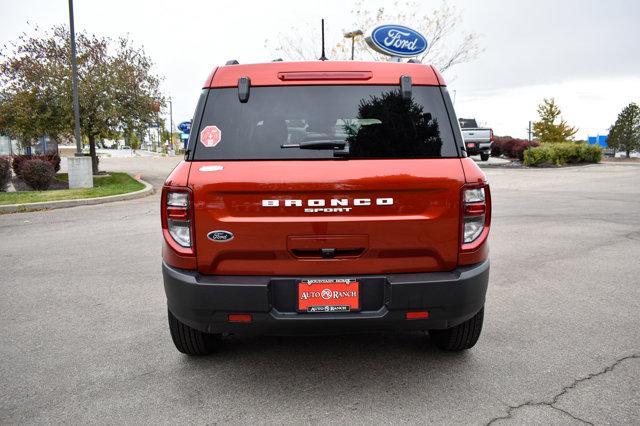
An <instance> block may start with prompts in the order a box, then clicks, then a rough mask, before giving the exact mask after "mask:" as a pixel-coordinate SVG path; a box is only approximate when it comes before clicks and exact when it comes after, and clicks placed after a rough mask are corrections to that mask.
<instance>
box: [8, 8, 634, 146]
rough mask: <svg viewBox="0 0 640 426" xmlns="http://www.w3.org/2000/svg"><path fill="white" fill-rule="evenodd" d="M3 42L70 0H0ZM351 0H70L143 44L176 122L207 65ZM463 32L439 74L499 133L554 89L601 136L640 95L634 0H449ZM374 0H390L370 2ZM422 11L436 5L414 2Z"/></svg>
mask: <svg viewBox="0 0 640 426" xmlns="http://www.w3.org/2000/svg"><path fill="white" fill-rule="evenodd" d="M0 3H1V8H0V10H1V11H2V14H1V15H0V42H2V44H4V43H5V42H7V41H11V40H14V39H16V37H17V36H18V35H19V34H20V33H21V32H22V31H31V29H30V26H29V24H28V22H29V23H31V24H32V25H33V24H36V25H38V26H39V27H41V28H47V27H49V26H51V25H54V24H60V23H64V24H66V23H67V22H68V9H67V0H22V1H17V0H0ZM352 3H353V2H352V1H348V0H337V1H334V0H323V1H322V2H304V1H300V0H291V1H290V0H279V1H277V2H271V1H248V0H244V1H238V0H235V1H195V0H181V1H175V0H173V1H169V0H163V1H159V0H155V1H151V0H148V1H143V0H128V1H124V0H104V1H98V0H75V14H76V28H77V30H87V31H90V32H94V33H98V34H103V35H109V36H119V35H126V34H128V35H129V37H130V38H132V39H133V40H134V41H136V42H137V43H139V44H142V45H144V47H145V49H146V51H147V53H148V54H149V55H150V56H151V57H152V58H153V60H154V62H155V71H156V72H157V73H158V74H160V75H162V76H163V77H164V83H163V89H164V91H165V93H166V94H167V95H171V97H172V98H173V100H174V103H173V105H174V122H179V121H182V120H188V119H190V118H191V115H192V114H193V109H194V107H195V103H196V100H197V97H198V94H199V91H200V87H201V85H202V82H203V81H204V79H205V77H206V76H207V74H208V73H209V72H210V70H211V68H212V67H213V66H215V65H219V64H223V63H224V62H225V61H226V60H228V59H231V58H235V59H238V60H239V61H240V62H242V63H246V62H262V61H269V60H271V59H273V58H274V57H275V56H274V55H273V54H272V53H271V52H268V51H266V50H265V47H264V41H265V39H266V38H270V39H273V38H277V36H278V34H279V33H283V32H286V31H299V32H301V31H310V30H313V31H316V29H317V27H318V23H319V20H320V18H325V19H326V21H327V34H328V37H330V38H334V39H335V38H336V37H339V36H340V34H341V32H342V30H343V29H351V26H352V25H351V23H350V14H349V11H350V10H351V9H352ZM448 3H450V4H452V5H455V6H456V7H457V8H458V9H459V11H460V13H461V15H462V19H463V22H462V24H461V27H462V29H463V30H465V31H469V32H476V33H479V34H481V39H480V42H481V44H482V46H483V47H484V48H485V50H484V52H483V53H482V54H481V55H480V57H479V58H478V59H476V60H475V61H473V62H471V63H468V64H463V65H459V66H457V67H454V68H452V69H451V70H449V71H448V72H447V73H446V74H445V79H447V80H448V83H449V89H450V91H451V93H452V94H453V91H455V94H456V110H457V112H458V116H462V117H476V118H477V119H478V121H480V122H482V123H483V124H486V125H488V126H491V127H493V128H494V130H495V132H496V134H501V135H505V134H510V135H512V136H519V137H524V136H525V135H526V127H527V123H528V121H529V120H535V119H536V106H537V104H538V103H539V102H540V101H541V100H542V99H543V98H544V97H552V96H553V97H555V98H556V100H557V102H558V103H559V104H560V106H561V108H562V111H563V115H564V117H565V118H566V119H567V120H568V121H569V123H570V124H573V125H576V126H578V127H579V128H580V132H579V133H578V137H581V138H584V137H586V135H587V134H590V135H594V134H596V133H606V129H607V128H608V127H609V126H610V125H611V124H612V123H613V122H614V121H615V119H616V116H617V114H618V112H619V111H620V110H621V109H622V108H623V107H624V106H625V105H627V104H628V103H629V102H640V44H639V43H640V1H637V0H610V1H603V0H600V1H595V0H593V1H589V0H555V1H554V0H518V1H513V0H488V1H487V0H484V1H482V2H480V1H474V0H455V1H451V2H448ZM366 4H367V5H369V4H370V5H371V7H372V8H375V7H377V6H379V5H381V4H385V5H388V7H393V1H386V2H385V1H382V0H373V1H372V0H369V1H367V2H366ZM422 4H423V5H424V6H423V7H424V8H425V10H429V8H430V7H437V6H438V5H439V2H436V1H431V2H428V1H427V2H422Z"/></svg>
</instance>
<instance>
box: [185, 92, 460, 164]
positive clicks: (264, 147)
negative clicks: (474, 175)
mask: <svg viewBox="0 0 640 426" xmlns="http://www.w3.org/2000/svg"><path fill="white" fill-rule="evenodd" d="M194 130H195V129H194ZM192 138H194V139H195V146H194V147H193V148H194V151H193V152H194V153H193V158H194V159H195V160H251V159H261V160H267V159H273V160H281V159H326V158H337V157H342V158H344V157H347V158H440V157H457V156H458V152H457V149H456V144H455V140H454V137H453V133H452V129H451V124H450V121H449V119H448V116H447V111H446V109H445V105H444V100H443V97H442V93H441V92H440V88H439V87H433V86H414V87H413V92H412V98H411V99H403V97H402V95H401V93H400V90H399V87H398V86H286V87H283V86H279V87H252V88H251V92H250V97H249V100H248V102H246V103H241V102H240V101H239V100H238V89H237V88H224V89H210V90H209V94H208V96H207V100H206V104H205V107H204V112H203V115H202V120H201V122H200V126H199V131H198V134H197V135H192ZM304 148H306V149H304Z"/></svg>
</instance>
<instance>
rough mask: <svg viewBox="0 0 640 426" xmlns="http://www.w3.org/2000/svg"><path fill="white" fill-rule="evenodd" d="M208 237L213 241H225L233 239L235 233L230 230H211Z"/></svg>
mask: <svg viewBox="0 0 640 426" xmlns="http://www.w3.org/2000/svg"><path fill="white" fill-rule="evenodd" d="M207 238H209V239H210V240H211V241H217V242H219V243H224V242H227V241H231V240H233V234H232V233H231V232H229V231H223V230H217V231H211V232H209V233H208V234H207Z"/></svg>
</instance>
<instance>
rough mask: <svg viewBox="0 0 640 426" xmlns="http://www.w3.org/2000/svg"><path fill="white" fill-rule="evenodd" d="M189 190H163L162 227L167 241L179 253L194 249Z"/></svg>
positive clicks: (166, 188) (167, 188) (168, 188)
mask: <svg viewBox="0 0 640 426" xmlns="http://www.w3.org/2000/svg"><path fill="white" fill-rule="evenodd" d="M191 197H192V194H191V191H190V190H189V189H188V188H170V187H165V188H163V194H162V225H163V228H164V230H165V239H167V242H168V243H169V244H170V245H171V246H172V247H173V248H174V249H175V250H176V251H178V252H181V253H182V254H187V253H189V252H191V251H192V248H193V218H192V216H193V207H192V206H193V204H192V201H193V200H192V199H191Z"/></svg>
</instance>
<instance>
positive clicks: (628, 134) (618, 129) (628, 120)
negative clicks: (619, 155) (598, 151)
mask: <svg viewBox="0 0 640 426" xmlns="http://www.w3.org/2000/svg"><path fill="white" fill-rule="evenodd" d="M607 145H609V146H610V147H611V148H614V149H616V150H621V151H624V152H625V153H626V154H627V158H629V157H630V154H631V151H640V107H638V104H635V103H630V104H629V105H627V106H626V107H624V109H623V110H622V112H620V114H618V119H617V120H616V122H615V124H614V125H613V126H611V128H610V129H609V137H608V138H607Z"/></svg>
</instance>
